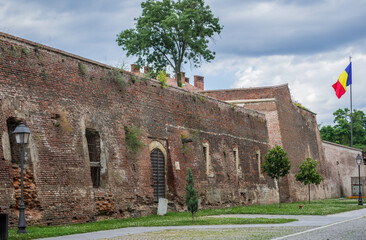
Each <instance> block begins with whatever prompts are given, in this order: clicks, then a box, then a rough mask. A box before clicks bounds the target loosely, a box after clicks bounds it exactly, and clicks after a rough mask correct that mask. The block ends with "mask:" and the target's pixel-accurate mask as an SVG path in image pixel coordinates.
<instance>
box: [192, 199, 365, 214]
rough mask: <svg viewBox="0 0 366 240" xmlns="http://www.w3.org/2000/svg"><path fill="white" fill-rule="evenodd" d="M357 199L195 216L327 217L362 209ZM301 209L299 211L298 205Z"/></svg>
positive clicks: (238, 209)
mask: <svg viewBox="0 0 366 240" xmlns="http://www.w3.org/2000/svg"><path fill="white" fill-rule="evenodd" d="M357 203H358V200H357V199H324V200H314V201H311V204H309V203H308V202H307V201H301V202H294V203H282V206H281V208H278V204H266V205H251V206H245V207H233V208H224V209H213V210H212V209H210V210H201V211H199V212H198V214H197V216H206V215H220V214H274V215H329V214H335V213H340V212H346V211H351V210H357V209H361V208H364V207H365V206H359V205H357ZM300 204H301V205H302V209H299V205H300Z"/></svg>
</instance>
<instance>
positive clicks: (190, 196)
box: [185, 168, 198, 222]
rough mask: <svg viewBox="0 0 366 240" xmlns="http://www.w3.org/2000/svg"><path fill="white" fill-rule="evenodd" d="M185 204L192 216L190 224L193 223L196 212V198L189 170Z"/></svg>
mask: <svg viewBox="0 0 366 240" xmlns="http://www.w3.org/2000/svg"><path fill="white" fill-rule="evenodd" d="M185 200H186V204H187V208H188V211H189V212H190V213H191V214H192V222H193V221H194V213H195V212H197V210H198V196H197V192H196V189H195V188H194V179H193V174H192V171H191V169H189V168H188V171H187V180H186V199H185Z"/></svg>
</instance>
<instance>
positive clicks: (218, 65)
mask: <svg viewBox="0 0 366 240" xmlns="http://www.w3.org/2000/svg"><path fill="white" fill-rule="evenodd" d="M350 51H351V49H345V50H343V51H334V52H328V53H326V54H323V53H319V54H315V55H308V56H303V55H273V56H262V57H248V58H241V57H238V56H236V57H227V58H223V57H221V58H219V59H217V60H216V61H215V62H214V63H213V64H208V65H205V66H204V67H203V69H202V74H203V75H205V76H207V78H206V79H222V77H221V71H227V72H231V73H232V74H233V75H234V79H236V80H234V81H232V82H231V85H230V87H231V88H249V87H261V86H273V85H280V84H285V83H288V84H289V88H290V91H291V94H292V99H293V100H294V101H298V102H300V103H301V104H302V105H304V106H305V107H307V108H309V109H310V110H311V111H313V112H315V113H317V115H318V116H317V118H318V121H319V123H323V124H331V123H332V121H333V115H332V113H333V112H334V111H336V110H337V109H338V108H345V107H348V108H349V90H348V92H347V93H346V94H345V95H344V96H343V97H342V98H341V99H338V98H337V97H336V96H335V93H334V90H333V88H332V85H333V84H334V83H335V82H336V81H337V79H338V76H339V75H340V74H341V72H342V71H343V70H344V69H345V68H346V67H347V65H348V63H349V60H348V57H345V56H347V55H348V53H349V52H350ZM352 59H353V60H352V61H353V79H354V84H353V106H354V108H356V109H361V110H362V109H365V106H366V105H365V103H364V101H363V89H366V81H363V77H362V76H365V75H366V69H364V68H363V67H362V66H364V65H365V64H366V54H364V53H358V54H355V55H354V56H353V58H352ZM207 81H209V80H207ZM207 84H209V83H207Z"/></svg>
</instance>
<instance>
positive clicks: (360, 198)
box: [356, 154, 363, 205]
mask: <svg viewBox="0 0 366 240" xmlns="http://www.w3.org/2000/svg"><path fill="white" fill-rule="evenodd" d="M356 162H357V165H358V205H363V203H362V195H361V173H360V165H361V162H362V158H361V156H360V154H358V155H357V157H356Z"/></svg>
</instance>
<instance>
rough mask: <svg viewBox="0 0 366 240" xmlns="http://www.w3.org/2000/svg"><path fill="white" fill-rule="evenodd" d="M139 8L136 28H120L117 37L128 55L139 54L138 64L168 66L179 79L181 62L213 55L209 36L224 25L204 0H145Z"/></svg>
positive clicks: (198, 62) (199, 60)
mask: <svg viewBox="0 0 366 240" xmlns="http://www.w3.org/2000/svg"><path fill="white" fill-rule="evenodd" d="M141 8H142V15H141V16H140V17H138V18H135V21H136V28H134V29H127V30H124V31H122V32H121V33H120V34H119V35H117V40H116V41H117V43H118V45H119V46H121V47H122V49H123V50H125V51H127V56H131V55H132V56H137V57H138V60H137V64H139V65H140V66H142V65H146V64H147V65H153V67H154V68H155V70H156V71H158V70H163V69H165V68H166V67H167V66H171V67H172V68H173V69H174V71H175V72H176V73H177V76H178V79H180V72H181V68H182V64H185V63H187V62H188V61H190V62H191V64H193V66H194V67H199V66H200V64H201V62H202V61H203V60H204V61H206V62H210V61H211V60H213V59H214V58H215V52H213V51H211V50H209V49H208V44H209V39H210V38H212V37H213V36H214V35H215V34H216V33H217V34H220V32H221V30H222V28H223V26H222V25H220V24H219V19H218V18H216V17H214V15H213V14H212V12H211V9H210V7H209V6H207V5H205V3H204V0H177V1H174V0H161V1H156V0H147V1H145V2H143V3H141Z"/></svg>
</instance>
